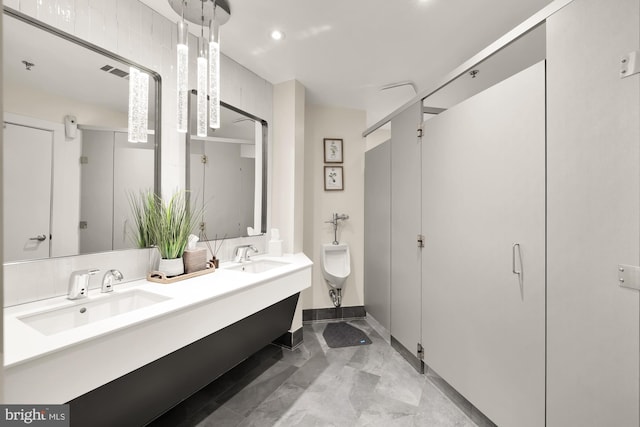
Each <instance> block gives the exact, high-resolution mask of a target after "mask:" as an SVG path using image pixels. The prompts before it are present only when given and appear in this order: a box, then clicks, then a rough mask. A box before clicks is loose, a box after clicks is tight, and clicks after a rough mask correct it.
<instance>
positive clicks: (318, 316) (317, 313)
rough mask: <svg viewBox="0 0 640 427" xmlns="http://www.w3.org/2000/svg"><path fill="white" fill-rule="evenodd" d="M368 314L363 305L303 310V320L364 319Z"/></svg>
mask: <svg viewBox="0 0 640 427" xmlns="http://www.w3.org/2000/svg"><path fill="white" fill-rule="evenodd" d="M366 316H367V312H366V311H365V309H364V306H363V305H356V306H352V307H334V308H314V309H310V310H302V321H303V322H315V321H317V320H351V319H364V318H365V317H366Z"/></svg>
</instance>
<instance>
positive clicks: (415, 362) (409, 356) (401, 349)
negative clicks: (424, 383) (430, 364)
mask: <svg viewBox="0 0 640 427" xmlns="http://www.w3.org/2000/svg"><path fill="white" fill-rule="evenodd" d="M391 347H393V348H394V349H395V350H396V351H397V352H398V353H400V356H402V357H403V358H404V359H405V360H406V361H407V362H409V364H410V365H411V366H413V368H414V369H415V370H416V371H418V373H420V374H424V362H423V361H422V360H420V359H418V358H417V357H416V355H415V354H413V353H412V352H411V351H409V350H408V349H407V348H406V347H405V346H403V345H402V344H400V341H398V340H397V339H395V338H394V336H393V335H391Z"/></svg>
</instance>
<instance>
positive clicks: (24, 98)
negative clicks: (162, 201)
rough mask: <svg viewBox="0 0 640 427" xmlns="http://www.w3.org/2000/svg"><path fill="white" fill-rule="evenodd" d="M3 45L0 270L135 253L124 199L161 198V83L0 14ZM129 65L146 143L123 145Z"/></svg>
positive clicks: (16, 15)
mask: <svg viewBox="0 0 640 427" xmlns="http://www.w3.org/2000/svg"><path fill="white" fill-rule="evenodd" d="M2 43H3V76H4V82H3V97H4V131H3V142H4V147H3V165H2V171H3V179H4V186H3V192H4V197H3V206H4V211H3V213H4V242H3V244H4V260H3V261H4V262H12V261H24V260H32V259H42V258H49V257H57V256H70V255H78V254H86V253H94V252H103V251H111V250H115V249H124V248H132V247H135V244H134V241H133V239H131V236H130V229H131V224H132V223H131V220H130V218H129V215H130V213H129V212H130V209H129V194H130V193H137V192H139V191H140V190H149V189H153V190H154V191H156V192H158V189H159V182H160V175H159V173H160V170H159V165H160V149H159V145H160V76H159V75H158V74H157V73H154V72H153V71H151V70H149V69H147V68H145V67H142V66H140V65H137V64H134V63H132V62H130V61H128V60H126V59H124V58H121V57H119V56H117V55H115V54H112V53H110V52H107V51H104V50H103V49H100V48H98V47H96V46H94V45H92V44H90V43H87V42H85V41H83V40H80V39H77V38H75V37H73V36H71V35H68V34H66V33H63V32H60V31H59V30H57V29H55V28H53V27H50V26H48V25H46V24H44V23H41V22H39V21H36V20H34V19H32V18H30V17H28V16H26V15H24V14H22V13H20V12H17V11H15V10H13V9H11V8H8V7H4V21H3V41H2ZM130 66H134V67H136V68H138V69H139V70H141V71H144V72H146V73H148V74H149V75H150V76H151V78H150V79H149V82H150V83H149V118H148V127H149V132H148V133H149V135H148V142H146V143H129V142H127V133H126V130H127V121H128V120H127V119H128V114H127V113H128V111H127V110H128V99H129V95H128V94H129V79H128V74H129V67H130ZM65 125H66V126H65Z"/></svg>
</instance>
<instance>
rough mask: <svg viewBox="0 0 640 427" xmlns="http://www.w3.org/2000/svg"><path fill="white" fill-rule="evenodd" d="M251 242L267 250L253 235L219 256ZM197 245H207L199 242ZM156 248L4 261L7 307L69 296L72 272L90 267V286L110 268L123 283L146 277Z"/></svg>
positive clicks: (226, 247) (261, 238) (235, 241)
mask: <svg viewBox="0 0 640 427" xmlns="http://www.w3.org/2000/svg"><path fill="white" fill-rule="evenodd" d="M247 244H252V245H254V246H255V247H256V249H258V252H259V253H260V254H264V253H265V252H266V237H265V236H252V237H239V238H234V239H226V240H225V241H224V242H223V243H222V246H221V248H220V250H219V251H218V259H220V260H221V261H223V262H224V261H228V260H231V259H232V258H233V255H234V254H233V250H234V249H235V247H236V246H238V245H247ZM198 246H202V247H206V244H204V243H200V242H198ZM211 247H212V248H214V243H213V242H211ZM157 264H158V256H157V251H156V250H155V249H128V250H121V251H113V252H102V253H96V254H87V255H77V256H70V257H62V258H49V259H41V260H33V261H22V262H12V263H6V264H4V306H5V307H11V306H14V305H19V304H25V303H29V302H33V301H39V300H42V299H47V298H53V297H58V296H62V295H66V293H67V290H68V286H69V276H70V275H71V272H73V271H76V270H83V269H89V268H97V269H99V270H100V271H99V272H98V273H97V274H95V275H94V276H91V279H90V285H89V289H96V288H99V287H100V286H101V282H102V276H103V275H104V273H105V272H106V271H107V270H110V269H112V268H116V269H118V270H120V271H121V272H122V275H123V276H124V280H123V282H131V281H134V280H139V279H143V278H145V277H146V276H147V272H149V271H151V270H154V269H155V268H157Z"/></svg>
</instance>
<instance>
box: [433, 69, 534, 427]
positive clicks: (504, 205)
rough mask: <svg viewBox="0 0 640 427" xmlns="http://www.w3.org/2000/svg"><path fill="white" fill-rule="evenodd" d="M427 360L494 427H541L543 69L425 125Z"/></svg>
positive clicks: (527, 72)
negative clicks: (493, 423) (494, 426)
mask: <svg viewBox="0 0 640 427" xmlns="http://www.w3.org/2000/svg"><path fill="white" fill-rule="evenodd" d="M423 131H424V135H423V146H422V188H423V191H422V213H423V215H422V227H423V231H424V234H425V248H424V252H423V257H422V262H423V264H422V265H423V267H422V271H423V275H422V284H423V289H422V292H423V299H422V309H423V323H422V342H423V345H424V348H425V363H426V364H427V365H428V366H429V368H431V369H433V370H434V371H435V372H436V373H437V374H439V375H440V376H441V377H442V378H444V379H445V380H446V381H447V382H448V383H449V384H451V385H452V386H453V387H454V388H455V389H456V390H457V391H458V392H459V393H460V394H462V395H463V396H464V397H466V398H467V399H468V400H469V401H471V402H472V403H473V404H474V405H475V406H476V407H477V408H478V409H479V410H480V411H481V412H482V413H483V414H484V415H486V416H487V417H488V418H489V419H491V420H492V421H493V422H495V423H496V424H498V425H501V426H502V425H504V426H515V425H517V426H524V427H526V426H531V427H534V426H543V425H544V423H545V410H544V408H545V64H544V62H541V63H539V64H536V65H534V66H533V67H531V68H529V69H527V70H525V71H522V72H520V73H519V74H517V75H515V76H513V77H510V78H508V79H507V80H504V81H503V82H501V83H499V84H497V85H495V86H493V87H491V88H489V89H487V90H485V91H484V92H481V93H480V94H478V95H476V96H474V97H472V98H470V99H468V100H466V101H463V102H461V103H460V104H457V105H456V106H454V107H452V108H450V109H449V110H447V111H445V112H443V113H441V114H440V115H438V116H437V117H435V118H432V119H430V120H428V121H426V122H425V124H424V126H423Z"/></svg>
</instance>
